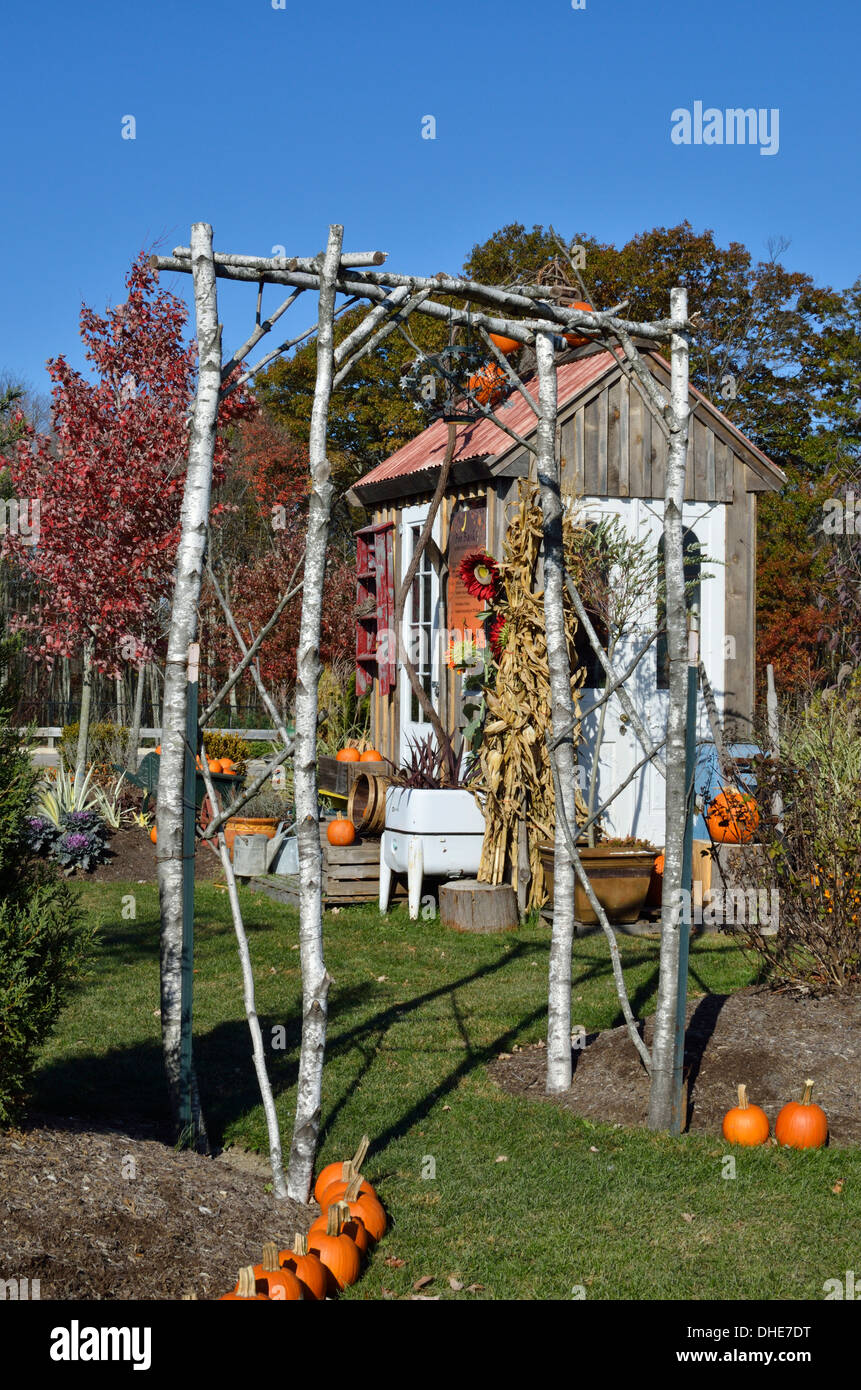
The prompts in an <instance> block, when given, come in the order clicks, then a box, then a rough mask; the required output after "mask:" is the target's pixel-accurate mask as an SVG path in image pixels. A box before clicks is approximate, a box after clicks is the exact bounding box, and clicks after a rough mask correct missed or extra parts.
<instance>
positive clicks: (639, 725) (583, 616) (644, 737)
mask: <svg viewBox="0 0 861 1390" xmlns="http://www.w3.org/2000/svg"><path fill="white" fill-rule="evenodd" d="M565 585H566V588H567V589H568V594H569V597H570V599H571V602H572V603H573V605H574V612H575V613H576V614H577V618H578V620H579V622H580V623H581V624H582V626H583V631H584V632H585V633H586V636H587V638H588V639H589V645H590V647H591V648H592V650H593V652H594V653H595V655H596V656H597V658H598V660H599V661H600V663H601V665H602V666H603V668H604V670H605V671H606V673H607V677H608V679H609V680H611V681H613V682H614V683H615V686H616V687H618V692H619V703H620V704H621V706H622V708H623V709H624V711H625V713H626V714H627V716H628V719H629V720H630V722H631V727H632V728H633V730H634V732H635V734H636V735H637V738H638V739H639V740H640V743H641V744H642V746H643V751H644V752H645V753H648V754H649V756H650V757H653V758H654V766H655V767H656V768H657V770H658V772H660V774H661V776H662V777H665V776H666V770H665V768H664V765H663V763H662V762H661V761H660V759H658V758H657V757H656V756H655V755H656V754H657V751H658V745H656V744H654V743H653V742H652V737H651V734H650V733H649V732H648V730H647V729H646V727H645V725H644V723H643V721H642V719H641V718H640V716H639V714H638V713H637V710H636V706H635V705H634V702H633V700H632V699H631V697H630V695H629V694H628V692H627V690H626V689H625V687H624V685H622V684H621V683H620V682H619V681H618V680H617V679H616V672H615V671H614V670H613V668H612V666H611V664H610V662H609V660H608V659H607V653H606V652H605V651H604V648H603V647H602V646H601V643H600V641H599V639H598V634H597V632H596V631H595V629H594V627H593V626H592V620H591V619H590V617H589V614H588V613H587V612H586V608H585V605H584V603H583V600H582V599H581V597H580V594H579V593H578V591H577V585H576V584H575V583H574V580H573V579H572V578H571V575H570V574H566V575H565Z"/></svg>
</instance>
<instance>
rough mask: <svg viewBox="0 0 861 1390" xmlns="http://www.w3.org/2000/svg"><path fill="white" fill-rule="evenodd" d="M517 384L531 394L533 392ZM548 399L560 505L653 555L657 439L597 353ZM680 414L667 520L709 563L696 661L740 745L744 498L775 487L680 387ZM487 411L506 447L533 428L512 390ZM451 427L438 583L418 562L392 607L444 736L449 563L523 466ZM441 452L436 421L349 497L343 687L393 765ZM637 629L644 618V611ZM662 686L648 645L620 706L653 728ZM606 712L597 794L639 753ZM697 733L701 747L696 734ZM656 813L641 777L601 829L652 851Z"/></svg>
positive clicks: (749, 693)
mask: <svg viewBox="0 0 861 1390" xmlns="http://www.w3.org/2000/svg"><path fill="white" fill-rule="evenodd" d="M643 358H644V360H645V362H646V363H647V364H648V366H649V369H650V371H652V373H653V374H654V376H655V378H656V379H657V381H658V382H659V384H660V385H661V386H662V388H664V389H665V392H666V394H669V366H668V364H667V363H666V362H665V361H664V359H663V358H662V357H660V356H659V355H658V354H656V353H654V352H651V351H648V350H647V349H644V350H643ZM527 386H528V388H529V389H530V390H532V391H533V393H535V394H537V383H536V382H535V381H532V382H527ZM558 400H559V411H558V425H557V428H558V450H559V456H560V460H561V469H562V490H563V496H564V497H565V499H566V503H567V501H568V499H569V498H570V499H571V501H572V503H573V502H574V500H575V499H577V500H578V501H579V506H580V510H581V513H582V514H584V515H585V517H586V518H587V519H592V518H594V519H597V518H599V517H600V516H602V515H605V514H607V513H610V512H615V513H616V514H618V515H619V516H620V518H621V519H622V520H623V522H624V524H625V526H626V528H627V529H628V531H629V532H630V534H632V535H634V536H637V537H648V538H650V539H651V542H652V543H654V545H655V546H656V547H657V546H659V545H660V544H661V538H662V528H663V498H664V477H665V468H666V455H667V442H666V437H665V435H664V432H663V430H662V429H661V428H660V426H659V424H658V422H657V421H656V420H655V419H654V418H653V415H652V411H651V408H650V406H649V405H648V404H647V402H646V400H645V399H644V397H643V395H642V394H641V390H640V388H639V387H638V386H637V385H636V384H632V382H631V381H630V380H629V378H628V376H627V375H626V374H625V373H624V372H623V370H622V368H621V366H620V364H619V361H618V360H617V358H616V357H615V356H614V355H613V354H612V353H611V352H609V351H607V350H606V349H603V348H591V347H590V348H587V349H580V350H579V351H576V352H573V353H572V352H566V353H564V354H563V355H562V356H561V357H560V358H559V359H558ZM690 404H691V410H692V416H691V436H690V439H691V442H690V450H689V455H688V470H687V488H686V492H685V498H686V501H685V507H684V515H683V524H684V527H685V538H686V545H687V544H691V545H696V544H698V545H699V546H700V547H701V551H702V553H703V554H705V555H706V556H708V557H709V560H710V561H711V562H712V563H710V564H708V565H706V566H705V567H704V573H703V579H702V584H701V594H700V611H701V633H702V636H701V648H702V656H703V661H704V664H705V667H706V670H707V672H708V675H709V678H710V680H711V683H712V685H713V688H714V690H715V695H716V699H717V703H718V707H719V709H720V711H721V712H722V714H723V716H724V719H725V720H726V722H727V725H728V731H729V733H730V735H731V737H732V738H734V739H735V740H736V741H746V739H747V737H748V736H749V721H750V719H751V717H752V714H753V705H754V657H755V597H756V494H757V493H758V492H762V491H765V490H772V491H775V490H777V489H779V488H780V487H781V486H782V485H783V483H784V482H785V481H786V479H785V475H784V474H783V473H782V472H781V470H780V469H779V468H778V467H777V466H776V465H775V464H774V463H772V462H771V460H770V459H769V458H767V457H766V455H765V454H763V453H762V452H761V451H760V450H759V449H757V448H756V446H755V445H754V444H752V443H751V441H750V440H749V439H747V438H746V437H745V436H744V435H743V434H741V432H740V431H739V430H737V429H736V428H735V426H734V425H732V424H731V423H730V422H729V420H727V419H726V417H725V416H724V415H723V414H722V413H721V412H720V411H719V410H717V409H716V408H715V406H713V405H712V404H711V403H710V402H709V401H708V400H707V399H706V398H705V397H704V396H703V395H702V394H701V393H700V392H699V391H697V390H696V389H695V388H691V392H690ZM497 411H498V413H499V414H500V417H501V418H502V419H504V420H505V421H506V423H507V424H509V425H510V426H511V428H512V429H514V430H515V431H516V432H517V433H519V434H520V435H521V437H523V438H528V437H529V436H530V434H531V433H532V432H533V430H534V427H535V417H534V415H533V414H532V412H531V411H530V409H529V406H528V405H527V404H526V402H525V401H524V400H523V399H522V397H521V396H520V395H519V393H516V392H515V393H514V394H513V395H512V396H510V397H509V399H508V400H506V401H504V402H503V403H502V404H501V405H500V406H498V407H497ZM457 430H458V435H457V445H456V450H455V453H454V461H453V466H452V472H451V479H450V484H449V488H448V492H447V495H446V497H445V499H444V501H443V505H442V507H441V508H440V512H439V514H438V516H437V519H436V522H435V528H434V539H435V541H436V543H437V546H438V547H439V552H440V554H441V555H442V556H444V557H445V560H446V562H447V573H446V574H445V582H444V583H443V584H441V583H440V573H439V570H440V566H439V561H438V560H437V563H436V564H434V561H433V558H432V555H431V554H430V553H426V554H425V555H424V556H423V558H422V564H421V569H420V571H419V574H418V575H417V577H416V580H415V582H414V583H413V586H412V592H411V594H410V596H409V598H408V600H407V605H406V611H405V615H404V627H405V631H404V634H403V635H404V641H405V642H406V643H407V645H408V649H409V650H410V651H411V652H412V653H413V654H414V656H415V658H416V667H417V669H418V671H419V675H420V678H421V680H422V681H423V683H424V686H425V689H426V690H427V692H428V693H429V695H430V696H431V698H432V700H433V702H434V704H435V706H436V707H437V709H438V711H439V713H440V716H441V718H442V721H443V723H444V725H445V726H446V727H447V728H450V729H452V730H454V729H456V728H457V727H459V726H460V724H461V723H462V713H461V688H462V675H461V673H460V672H459V671H458V670H456V669H453V668H452V666H451V664H450V649H451V643H452V640H453V639H456V637H457V633H458V631H459V629H460V627H461V625H462V623H463V621H464V618H465V615H467V616H468V613H469V612H470V611H474V609H473V610H470V607H469V605H470V602H472V603H473V604H474V603H475V600H471V601H470V600H469V599H468V597H467V596H465V592H464V590H463V586H462V584H461V582H460V580H459V578H458V575H457V566H458V563H459V559H460V557H461V555H462V554H464V553H466V552H467V551H469V550H478V549H486V550H488V551H489V552H490V553H491V554H492V555H494V556H497V557H498V556H500V555H501V554H502V539H503V534H504V530H505V527H506V508H507V506H508V505H509V503H511V502H512V501H513V500H514V499H515V498H516V497H517V495H518V482H519V480H520V479H523V478H527V477H529V476H530V475H531V476H534V456H533V455H532V454H530V453H528V452H527V451H525V450H524V449H523V448H522V446H520V445H518V444H517V443H515V442H514V441H513V440H512V439H511V437H510V436H509V435H507V434H506V433H504V431H502V430H500V429H499V428H498V427H497V426H496V425H494V424H493V423H492V422H491V421H488V420H480V421H478V422H476V423H472V424H460V425H458V427H457ZM446 442H447V426H446V424H445V423H444V422H443V421H441V420H440V421H437V422H435V423H434V424H432V425H431V426H430V427H429V428H428V429H426V430H424V431H423V433H422V434H420V435H418V436H417V437H416V438H415V439H413V440H411V441H410V443H409V444H407V445H405V446H404V447H403V448H402V449H399V450H397V451H396V452H395V453H394V454H392V455H391V456H390V457H389V458H388V459H386V460H385V461H384V462H383V463H381V464H379V465H378V466H377V467H376V468H374V469H372V470H371V472H369V473H368V474H366V475H365V477H363V478H362V479H361V480H360V481H359V482H358V483H357V484H356V485H355V494H356V496H357V497H358V499H359V500H360V501H361V502H362V503H363V505H364V506H365V507H366V508H367V509H368V511H369V513H370V514H371V518H372V520H371V523H370V525H369V526H367V527H365V528H363V530H362V531H360V532H359V534H358V552H359V554H358V559H359V564H358V569H359V579H358V585H359V588H358V595H357V598H358V607H357V614H358V617H357V646H356V659H357V682H358V686H359V690H360V692H361V691H363V690H367V689H372V702H371V707H372V732H373V739H374V743H375V746H376V747H377V748H379V749H380V751H381V752H382V753H383V754H384V755H385V756H386V757H389V758H391V759H392V761H394V762H396V763H397V762H400V761H401V759H402V757H403V755H404V753H405V751H406V748H407V743H408V740H409V739H411V738H415V737H416V736H419V737H421V736H423V735H424V734H426V733H427V732H428V729H427V726H426V724H425V723H424V722H423V718H422V711H421V709H420V708H419V707H418V702H417V701H416V700H415V698H414V696H413V694H412V691H411V690H410V688H409V684H408V682H407V679H406V676H405V674H404V672H403V670H399V669H398V667H397V664H396V661H395V644H394V642H393V641H392V623H393V616H394V593H395V589H396V587H397V584H398V582H399V580H400V578H401V577H402V576H403V574H404V572H405V570H406V566H407V564H408V563H409V559H410V558H411V556H412V553H413V549H414V546H415V543H416V541H417V539H418V536H419V534H420V531H421V528H422V525H423V522H424V519H425V517H426V516H427V510H428V506H429V502H430V498H431V495H432V494H433V491H434V488H435V485H436V481H437V478H438V476H439V469H440V465H441V462H442V459H443V456H444V453H445V448H446ZM444 573H445V571H444ZM656 603H657V596H656ZM651 621H652V623H653V625H654V623H655V622H656V621H657V610H656V606H655V609H654V610H653V612H652V615H651ZM647 627H648V623H646V624H645V625H644V624H643V623H640V625H639V627H638V628H637V629H635V630H632V631H631V633H630V634H628V638H627V641H628V642H630V651H631V654H633V651H634V650H635V648H636V645H638V644H639V641H641V640H642V635H643V633H644V631H645V630H646V629H647ZM626 651H627V646H626V647H625V649H624V650H622V649H621V648H620V650H619V652H618V658H617V659H618V662H619V665H620V666H622V665H623V664H624V662H625V655H626ZM665 684H666V682H665V679H662V670H661V661H660V654H659V652H658V650H657V648H656V644H653V646H652V647H651V649H650V651H649V653H648V655H647V657H646V658H645V660H644V664H643V669H642V672H639V671H638V674H637V684H636V686H635V688H634V689H632V690H631V694H632V696H633V698H634V699H635V702H636V704H637V705H638V708H639V710H640V712H641V714H642V716H643V717H644V718H645V720H646V721H647V723H648V724H649V725H650V726H651V728H652V729H653V730H660V731H661V732H663V728H664V726H665V722H666V703H667V692H666V688H665ZM596 693H597V692H596V691H595V690H593V691H592V692H590V691H589V690H585V691H584V692H583V698H582V708H583V712H584V716H585V717H584V725H583V731H584V749H585V754H586V758H587V761H588V743H589V733H590V720H589V715H588V710H589V706H590V704H591V702H592V700H593V699H594V698H595V694H596ZM611 708H612V709H613V711H614V713H613V716H612V717H611V718H610V720H609V727H608V728H607V730H606V733H605V739H604V744H603V747H602V755H601V764H600V767H599V776H600V786H601V788H602V789H603V788H606V787H610V786H612V785H614V784H616V783H618V782H620V781H621V780H622V779H623V777H624V776H625V775H626V774H627V770H630V768H631V767H633V765H634V763H635V762H636V761H637V760H638V756H639V754H638V745H637V744H636V740H635V738H634V736H633V734H631V733H630V731H628V730H627V728H626V727H625V725H624V724H621V725H620V723H619V721H618V719H617V718H616V713H617V711H616V702H615V701H614V702H611ZM703 718H704V717H703ZM703 734H704V736H707V735H706V726H705V722H703ZM584 749H581V758H582V757H583V753H584ZM663 816H664V803H663V779H662V778H660V777H659V776H658V775H657V774H656V773H655V772H654V770H653V769H651V768H646V769H644V770H643V772H642V773H641V774H638V776H637V778H635V779H634V781H633V782H632V783H631V786H630V787H629V788H628V789H627V791H626V792H625V793H623V794H622V796H621V797H620V798H619V800H618V802H617V803H615V804H614V808H613V815H612V816H611V817H610V818H609V820H608V825H609V829H610V830H611V831H612V833H614V834H623V835H624V834H632V833H636V834H639V835H642V836H646V837H649V838H652V839H654V840H656V841H660V840H661V838H662V832H663Z"/></svg>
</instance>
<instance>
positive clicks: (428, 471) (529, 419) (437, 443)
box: [353, 352, 786, 500]
mask: <svg viewBox="0 0 861 1390" xmlns="http://www.w3.org/2000/svg"><path fill="white" fill-rule="evenodd" d="M647 356H651V357H654V358H655V359H656V364H658V365H659V367H660V368H661V369H662V370H663V373H666V374H667V375H668V374H669V364H668V363H666V362H665V361H664V359H663V358H662V357H660V356H659V355H658V354H657V353H653V352H652V353H647ZM617 365H618V363H617V359H616V356H615V355H614V354H613V353H612V352H590V353H588V354H587V355H586V356H583V357H576V358H574V359H573V360H572V361H569V362H562V363H560V364H559V366H558V367H557V393H558V407H557V408H558V410H559V411H562V410H564V409H565V407H566V406H568V405H570V404H571V402H572V401H573V400H575V399H576V397H577V396H579V395H580V394H581V393H582V392H583V391H585V390H586V389H587V388H588V387H590V386H591V385H592V384H593V383H594V382H596V381H598V380H599V379H600V378H601V377H602V376H604V375H605V373H607V372H609V371H612V370H613V369H614V368H615V367H616V366H617ZM524 386H525V387H526V389H527V390H528V391H529V392H530V394H531V395H532V396H533V397H534V398H535V400H536V402H537V399H538V378H537V376H532V377H530V378H529V379H528V380H527V381H525V382H524ZM690 392H691V396H692V397H693V398H694V400H695V401H698V402H700V403H702V405H703V406H704V407H705V408H706V410H707V411H708V412H709V413H711V414H712V415H714V416H715V417H717V419H718V420H720V421H721V422H722V424H723V425H724V426H725V428H726V429H728V430H729V431H730V433H731V434H732V435H733V436H734V437H735V438H736V439H737V440H738V442H739V444H740V445H741V446H742V450H743V451H744V452H746V453H747V456H748V459H749V461H751V462H754V464H756V463H759V464H760V467H761V469H762V471H764V472H765V473H766V476H768V477H770V479H771V485H772V486H775V485H776V486H780V485H782V484H783V483H784V482H785V481H786V477H785V475H784V474H783V472H782V471H781V469H780V468H778V467H777V465H776V464H775V463H773V462H772V461H771V459H770V458H768V457H767V455H766V454H764V453H763V452H762V450H761V449H758V448H757V447H756V445H755V444H753V443H752V442H751V440H750V439H748V437H747V436H746V435H745V434H742V432H741V430H740V429H738V427H737V426H736V425H734V424H733V423H732V422H731V421H730V420H728V419H727V418H726V416H725V415H724V414H723V413H722V412H721V411H720V410H718V409H717V407H716V406H715V405H713V404H712V402H711V401H709V399H708V397H706V396H704V395H703V394H702V392H701V391H698V390H697V388H696V387H695V386H693V385H692V386H691V387H690ZM496 411H497V414H499V416H500V418H501V419H503V420H504V421H505V423H506V424H507V425H508V426H509V427H510V428H511V429H513V430H515V431H516V432H517V433H518V434H519V435H520V436H521V437H523V438H528V436H529V435H530V434H532V433H533V431H534V429H535V425H536V415H535V412H534V411H533V410H532V409H531V407H530V406H529V405H528V404H527V402H526V401H525V400H524V399H523V397H522V396H521V394H520V392H519V391H512V393H511V395H510V396H509V397H508V399H507V400H506V401H503V402H502V404H501V405H499V406H497V407H496ZM447 441H448V425H447V424H446V422H445V421H444V420H436V421H435V422H434V423H433V424H432V425H430V426H429V427H428V428H427V429H426V430H423V431H422V433H421V434H419V435H416V437H415V439H411V440H410V442H409V443H408V444H404V446H403V447H402V448H400V449H397V450H395V452H394V453H393V454H391V455H390V456H389V457H388V458H387V459H385V460H384V461H383V462H382V463H379V464H377V466H376V468H372V469H371V471H370V472H369V473H366V474H365V476H364V477H363V478H360V479H359V481H358V482H357V483H354V484H353V486H354V488H355V490H356V492H357V493H361V492H362V490H363V489H364V488H368V489H370V490H371V493H372V494H373V497H374V498H375V499H378V500H379V499H382V498H383V497H385V496H388V495H391V496H395V495H397V494H404V493H405V492H406V491H409V490H411V489H410V488H409V486H408V485H405V484H404V483H402V482H399V480H400V479H402V478H407V477H413V476H415V483H416V486H415V491H417V492H421V491H424V490H425V489H432V488H433V476H432V475H433V474H434V473H436V472H437V470H438V469H439V467H440V465H441V464H442V461H443V458H444V456H445V450H446V443H447ZM516 447H517V444H516V441H515V440H513V439H512V438H511V435H509V434H506V433H505V431H504V430H501V429H499V427H498V426H497V425H495V424H494V423H493V421H492V420H478V421H476V422H475V423H471V424H459V425H458V426H457V442H456V445H455V451H454V456H453V460H452V463H453V475H454V477H455V478H457V477H458V475H459V474H460V475H461V480H462V481H464V480H469V478H470V476H471V475H472V474H474V475H475V476H476V477H478V476H480V475H481V472H482V470H481V469H479V468H478V467H477V465H478V463H479V461H481V463H482V464H483V465H485V471H484V476H486V475H487V474H486V467H487V466H488V465H492V464H493V463H494V461H495V460H497V459H500V458H502V457H503V455H505V454H507V453H509V452H510V451H511V450H512V449H513V448H516ZM422 474H424V475H426V476H425V477H421V476H420V475H422ZM386 484H389V486H388V487H386ZM368 500H370V496H369V499H368Z"/></svg>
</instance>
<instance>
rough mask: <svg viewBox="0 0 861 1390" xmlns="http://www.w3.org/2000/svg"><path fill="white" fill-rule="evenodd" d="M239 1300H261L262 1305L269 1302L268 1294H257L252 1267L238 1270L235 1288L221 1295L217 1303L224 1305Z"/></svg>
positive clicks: (248, 1266) (247, 1266)
mask: <svg viewBox="0 0 861 1390" xmlns="http://www.w3.org/2000/svg"><path fill="white" fill-rule="evenodd" d="M240 1298H241V1299H246V1300H248V1299H255V1298H256V1299H262V1300H263V1302H264V1303H268V1302H269V1295H268V1294H266V1293H258V1291H257V1280H256V1279H255V1277H254V1266H253V1265H246V1266H245V1268H244V1269H240V1271H239V1279H238V1280H237V1283H236V1288H235V1289H231V1291H230V1293H223V1294H222V1295H221V1298H220V1299H219V1300H218V1301H219V1303H225V1302H228V1301H232V1300H233V1299H240Z"/></svg>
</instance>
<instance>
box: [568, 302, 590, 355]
mask: <svg viewBox="0 0 861 1390" xmlns="http://www.w3.org/2000/svg"><path fill="white" fill-rule="evenodd" d="M565 307H566V308H568V309H582V310H583V312H584V314H591V313H592V312H593V310H592V305H591V304H587V303H586V302H585V300H582V299H575V301H574V303H573V304H567V305H566V306H565ZM563 337H564V338H565V341H566V343H567V344H568V345H569V347H583V346H584V345H585V344H586V343H591V342H592V341H593V340H592V339H591V338H583V337H581V336H580V335H579V334H577V333H565V334H563Z"/></svg>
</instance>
